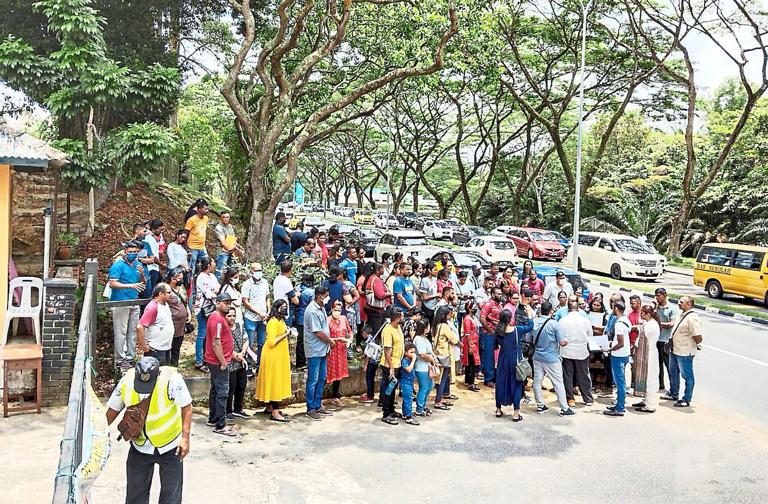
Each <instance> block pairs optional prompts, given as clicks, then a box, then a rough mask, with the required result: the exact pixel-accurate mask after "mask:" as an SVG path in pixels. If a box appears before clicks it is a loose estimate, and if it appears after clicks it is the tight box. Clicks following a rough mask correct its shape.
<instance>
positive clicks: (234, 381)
mask: <svg viewBox="0 0 768 504" xmlns="http://www.w3.org/2000/svg"><path fill="white" fill-rule="evenodd" d="M247 382H248V378H246V376H245V368H244V367H241V368H240V369H238V370H235V371H230V372H229V393H228V394H227V413H232V412H233V411H243V397H244V396H245V384H246V383H247Z"/></svg>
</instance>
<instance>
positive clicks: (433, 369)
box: [427, 364, 440, 378]
mask: <svg viewBox="0 0 768 504" xmlns="http://www.w3.org/2000/svg"><path fill="white" fill-rule="evenodd" d="M427 371H429V377H430V378H437V377H438V376H440V368H439V367H437V366H435V365H434V364H430V366H429V369H427Z"/></svg>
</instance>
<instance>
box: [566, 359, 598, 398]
mask: <svg viewBox="0 0 768 504" xmlns="http://www.w3.org/2000/svg"><path fill="white" fill-rule="evenodd" d="M574 378H575V379H576V383H578V385H579V391H580V392H581V398H582V399H584V402H585V403H588V402H592V401H593V399H592V379H591V378H590V376H589V357H586V358H584V359H563V382H564V384H565V397H566V398H567V399H568V400H569V401H573V400H574V393H573V380H574Z"/></svg>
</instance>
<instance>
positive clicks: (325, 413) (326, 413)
mask: <svg viewBox="0 0 768 504" xmlns="http://www.w3.org/2000/svg"><path fill="white" fill-rule="evenodd" d="M316 411H317V414H318V415H324V416H333V413H332V412H330V411H328V410H327V409H325V407H323V408H320V409H319V410H316Z"/></svg>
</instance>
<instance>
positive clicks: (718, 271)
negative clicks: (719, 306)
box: [693, 243, 768, 306]
mask: <svg viewBox="0 0 768 504" xmlns="http://www.w3.org/2000/svg"><path fill="white" fill-rule="evenodd" d="M693 283H694V284H695V285H698V286H699V287H704V289H706V291H707V294H708V295H709V297H711V298H715V299H720V298H721V297H723V294H724V293H727V294H738V295H740V296H744V297H748V298H753V299H759V300H761V301H763V302H764V303H765V304H766V305H767V306H768V248H766V247H756V246H753V245H738V244H735V243H707V244H706V245H703V246H702V247H701V250H699V255H698V257H696V267H695V269H694V271H693Z"/></svg>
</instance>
